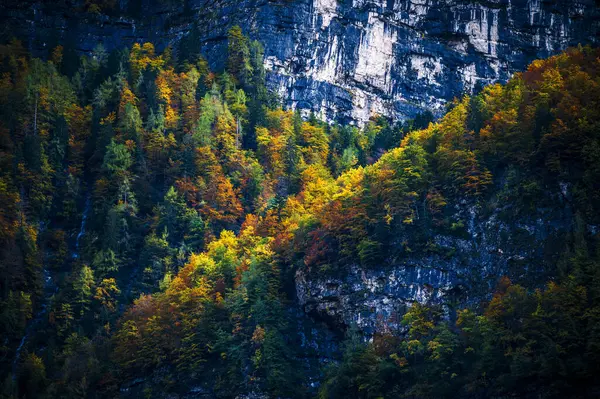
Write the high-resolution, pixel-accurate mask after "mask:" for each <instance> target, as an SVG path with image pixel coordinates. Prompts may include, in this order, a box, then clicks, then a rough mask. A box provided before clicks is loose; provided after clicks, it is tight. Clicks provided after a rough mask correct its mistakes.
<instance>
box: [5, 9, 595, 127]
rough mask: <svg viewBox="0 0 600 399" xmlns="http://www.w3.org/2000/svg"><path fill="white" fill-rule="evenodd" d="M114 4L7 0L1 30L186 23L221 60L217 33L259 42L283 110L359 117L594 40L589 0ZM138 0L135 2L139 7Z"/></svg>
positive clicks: (32, 43) (83, 44) (128, 34)
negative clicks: (103, 7) (103, 8)
mask: <svg viewBox="0 0 600 399" xmlns="http://www.w3.org/2000/svg"><path fill="white" fill-rule="evenodd" d="M133 3H134V0H129V1H122V2H118V4H119V7H120V9H117V10H114V11H113V12H112V14H113V15H91V14H86V13H82V12H80V11H79V10H78V7H77V5H76V4H71V3H70V2H68V1H67V2H52V3H50V2H22V1H14V0H9V1H7V2H4V3H3V5H2V6H0V18H1V19H2V20H5V21H7V23H6V24H5V25H4V29H3V30H2V31H1V32H2V36H4V37H9V36H13V35H16V36H17V37H20V38H23V39H25V41H26V43H27V44H28V45H29V48H30V49H31V50H33V51H34V52H43V51H46V50H47V49H48V48H49V46H51V44H52V43H57V42H69V43H71V44H72V45H73V46H74V47H75V48H76V49H77V50H79V51H90V50H92V49H93V48H94V46H96V44H97V43H103V44H104V46H105V47H106V48H108V49H112V48H116V47H120V46H123V45H130V44H131V43H133V42H136V41H148V40H150V41H152V42H154V43H156V44H157V45H158V47H159V48H160V47H164V46H166V45H167V44H176V43H177V42H178V41H179V40H180V39H181V38H182V37H185V36H187V35H189V34H190V32H192V31H195V32H196V34H197V35H198V42H197V43H198V46H200V47H201V48H202V51H203V52H204V53H206V54H207V55H208V58H209V59H210V60H211V62H212V63H213V64H214V66H219V65H220V64H221V65H222V63H223V60H224V55H225V52H224V51H223V50H224V47H223V46H224V45H225V37H226V32H227V29H228V28H229V27H230V26H232V25H234V24H239V25H241V26H242V27H243V28H244V30H245V31H246V32H248V33H250V34H251V36H253V37H255V38H257V39H259V40H260V41H261V42H262V43H263V44H264V45H265V55H266V58H265V65H266V67H267V69H268V71H269V74H268V81H269V84H270V87H271V88H272V89H273V90H275V91H276V92H277V93H279V95H280V96H281V98H282V100H283V101H284V103H285V104H286V105H287V106H290V107H298V108H300V109H303V110H306V111H307V112H308V111H309V110H312V111H315V112H316V113H317V114H319V115H320V116H321V117H323V118H325V119H328V120H334V119H336V120H340V121H342V122H349V123H357V124H362V123H364V122H365V121H366V120H368V119H369V117H370V116H372V115H373V114H383V115H387V116H390V117H393V118H397V119H403V118H407V117H411V116H414V115H415V114H416V113H418V112H422V111H424V110H431V111H434V113H437V114H440V113H441V112H442V111H443V107H444V104H445V103H446V102H447V101H449V100H451V99H452V98H453V97H455V96H457V95H461V94H462V93H465V92H471V91H473V90H475V89H477V88H478V87H480V86H483V85H486V84H488V83H491V82H496V81H505V80H506V79H507V78H508V77H509V76H510V75H511V74H513V73H514V72H516V71H520V70H522V69H523V68H525V66H526V65H527V64H528V63H529V62H530V61H532V60H533V59H535V58H544V57H547V56H549V55H551V54H554V53H556V52H558V51H560V50H563V49H565V48H566V47H568V46H571V45H577V44H578V43H583V44H585V43H596V42H597V41H598V35H599V32H600V12H599V9H598V6H597V5H596V3H595V1H594V0H562V1H558V0H556V1H542V0H478V1H472V0H242V1H233V0H186V1H167V0H164V1H160V2H150V1H145V0H144V1H137V2H136V4H137V5H135V6H133ZM138 3H139V4H138ZM132 9H135V12H130V10H132Z"/></svg>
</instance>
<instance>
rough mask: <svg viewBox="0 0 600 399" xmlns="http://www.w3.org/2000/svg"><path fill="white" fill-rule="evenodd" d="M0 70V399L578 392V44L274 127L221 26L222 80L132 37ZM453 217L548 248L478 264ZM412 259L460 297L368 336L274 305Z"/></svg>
mask: <svg viewBox="0 0 600 399" xmlns="http://www.w3.org/2000/svg"><path fill="white" fill-rule="evenodd" d="M175 50H176V51H175ZM0 61H1V66H0V68H1V72H2V77H1V80H0V151H1V155H0V162H1V168H0V238H1V239H2V247H1V249H0V277H1V279H0V301H1V303H0V308H1V316H0V335H1V337H2V341H1V342H0V370H1V371H2V393H1V394H2V396H3V397H7V398H38V397H39V398H45V397H48V398H50V397H66V398H71V397H90V398H100V397H110V398H113V397H152V398H154V397H158V398H160V397H165V398H166V397H170V398H184V397H185V398H192V397H207V398H210V397H248V398H249V397H263V396H264V397H274V398H275V397H280V398H292V397H294V398H295V397H316V396H318V397H322V398H346V397H364V398H381V397H385V398H398V397H407V398H425V397H482V398H483V397H507V396H518V397H585V396H589V397H592V396H595V395H598V394H600V387H599V386H598V383H597V381H596V380H595V378H596V376H597V375H598V372H599V371H600V370H599V368H600V264H599V261H600V259H599V256H600V246H599V243H598V234H597V233H598V228H599V227H598V226H599V225H600V219H599V211H600V115H599V113H600V51H598V50H596V49H592V48H590V47H580V48H574V49H570V50H568V51H567V52H565V53H563V54H561V55H558V56H555V57H552V58H549V59H547V60H540V61H536V62H534V63H533V64H532V65H531V66H530V67H529V69H528V70H527V71H526V72H524V73H519V74H516V75H515V76H514V77H513V78H512V79H511V80H510V82H509V83H508V84H507V85H505V86H501V85H493V86H489V87H486V88H485V89H483V91H482V92H481V93H480V94H478V95H476V96H474V97H472V98H469V97H464V98H459V99H456V100H455V101H454V102H453V103H452V104H451V105H450V106H449V107H448V112H447V114H446V115H445V116H444V117H443V118H442V119H440V120H439V121H437V122H432V121H431V119H432V118H431V116H430V115H427V114H424V115H421V116H419V117H418V118H416V119H415V120H411V121H407V122H404V123H395V121H388V120H386V119H384V118H382V117H377V116H373V118H372V119H371V121H370V122H369V123H368V124H367V125H366V126H365V127H364V128H361V129H359V128H356V127H353V126H340V125H329V124H325V123H323V122H321V121H319V120H317V119H316V118H315V117H314V116H309V115H305V118H302V117H301V115H300V114H299V113H294V112H293V111H290V110H285V109H282V108H281V106H280V101H279V99H278V98H276V96H274V95H273V94H272V93H270V92H268V91H267V89H266V87H265V71H264V66H263V65H264V64H263V49H262V46H261V45H260V43H258V42H255V41H250V40H249V39H248V38H247V37H246V36H244V34H243V33H242V31H241V29H240V28H237V27H235V28H233V29H231V30H230V31H229V35H228V57H227V66H226V68H225V70H224V71H211V70H210V69H209V67H208V65H209V63H208V62H207V60H205V59H203V58H202V57H200V56H199V55H198V54H195V53H194V52H193V51H189V49H186V48H185V47H182V48H178V49H170V48H168V49H167V50H166V51H164V52H163V53H161V54H158V53H157V52H156V51H155V49H154V47H153V45H152V44H151V43H144V44H135V45H134V46H133V47H132V48H130V49H124V50H120V51H113V52H110V53H107V52H106V51H105V50H104V49H103V48H102V47H101V46H98V47H97V48H96V49H95V50H94V52H93V53H92V54H90V55H87V56H83V57H81V58H80V59H79V60H77V61H76V62H73V61H72V60H69V61H68V62H67V60H66V59H65V56H64V54H63V49H62V48H61V47H60V46H58V47H56V48H55V49H54V50H53V51H52V53H51V56H50V58H49V59H48V60H40V59H36V58H32V57H30V56H29V55H28V54H27V52H26V51H25V50H24V48H23V46H22V44H21V43H20V42H18V41H12V42H10V43H7V44H5V45H2V46H0ZM469 214H477V215H484V216H485V217H493V220H494V222H493V223H497V224H493V223H492V224H491V228H493V229H495V228H496V227H495V226H501V227H499V229H501V230H502V229H505V228H504V227H502V226H512V227H510V228H508V227H506V229H505V230H504V231H506V232H509V233H511V232H514V231H516V230H514V229H513V227H514V226H513V225H515V224H516V223H518V222H521V221H523V223H525V221H526V220H548V222H549V224H550V225H552V226H551V227H552V229H550V230H548V231H550V232H549V233H548V234H546V235H539V234H538V235H536V234H532V235H527V234H525V233H522V235H521V236H516V235H510V234H509V235H510V236H509V237H506V238H505V239H506V243H507V244H506V247H504V250H502V249H499V248H494V249H493V251H495V253H496V254H497V253H502V251H509V250H511V251H513V252H514V253H515V254H517V252H518V251H521V252H523V253H527V254H529V255H531V254H534V255H535V256H536V260H535V262H534V263H529V261H530V259H531V258H530V257H527V256H521V257H519V256H520V255H514V256H511V259H510V260H509V261H506V262H505V263H503V264H502V267H498V268H494V267H490V266H489V265H481V267H480V268H479V265H478V264H477V259H479V258H476V257H475V255H469V254H470V253H469V252H467V251H466V250H465V249H464V248H461V247H460V245H463V244H461V243H463V242H465V241H469V237H471V236H472V232H473V231H474V229H475V228H476V226H471V224H474V223H476V221H477V220H483V219H475V218H471V219H469V218H468V217H467V216H466V215H469ZM484 216H481V218H483V217H484ZM521 230H527V229H526V228H524V227H522V228H521ZM507 234H508V233H507ZM511 234H512V233H511ZM442 236H444V237H446V236H447V237H453V239H449V240H446V241H444V242H440V241H439V240H437V241H436V237H442ZM453 240H454V241H453ZM461 240H462V241H461ZM457 243H458V244H457ZM507 247H508V248H509V249H506V248H507ZM515 248H517V249H515ZM538 249H542V250H540V251H538V252H535V251H536V250H538ZM486 251H487V252H490V250H489V249H488V248H484V247H480V248H477V249H476V252H481V253H484V252H486ZM498 251H500V252H498ZM527 251H530V252H527ZM531 251H534V252H531ZM521 252H518V253H521ZM511 253H512V252H511ZM494 256H496V255H494ZM432 257H434V258H432ZM469 257H470V258H469ZM415 258H418V259H422V260H423V262H428V261H429V259H443V260H444V261H445V262H447V264H456V265H457V266H456V268H457V270H460V272H459V273H458V274H459V275H460V281H459V280H458V279H457V280H456V284H454V283H452V284H450V285H449V286H447V287H445V288H444V287H442V288H440V289H439V290H438V289H437V288H436V294H435V295H433V294H432V295H428V294H427V293H424V294H422V295H421V294H419V295H417V296H415V297H414V298H413V299H412V300H411V301H410V303H406V305H407V306H398V307H397V308H398V309H397V310H398V311H395V312H394V314H393V315H392V316H390V315H387V314H386V315H385V317H384V315H382V314H378V313H377V309H376V307H375V311H374V314H373V315H372V316H369V317H372V318H373V319H374V320H376V326H375V327H373V328H370V329H363V328H361V326H360V325H355V324H353V323H350V322H348V320H347V318H344V317H340V318H336V317H328V313H327V309H325V308H327V307H328V306H329V305H323V306H322V308H319V307H318V306H317V308H316V309H312V310H311V311H310V313H309V314H308V313H307V312H309V309H308V308H307V307H304V308H303V306H301V305H299V302H298V296H299V293H303V295H304V294H305V293H304V292H303V291H302V288H301V287H300V284H299V281H301V280H302V281H319V280H323V281H332V279H335V278H344V276H346V275H348V274H349V273H350V270H351V268H353V267H355V266H357V267H360V268H362V269H361V270H363V273H364V271H369V270H383V269H393V268H395V267H397V266H398V265H399V264H402V262H403V261H406V260H407V259H415ZM466 258H469V259H466ZM492 259H495V258H492ZM452 262H454V263H452ZM492 263H493V262H492ZM458 265H461V266H458ZM492 266H493V265H492ZM384 283H385V282H384ZM299 287H300V288H299ZM361 289H362V288H361ZM432 290H433V287H432ZM307 295H308V294H307ZM364 295H365V296H366V295H367V290H366V289H365V294H364ZM391 300H392V301H393V300H394V299H393V298H392V299H391ZM405 300H406V298H402V300H400V299H398V302H399V303H400V302H406V301H405ZM305 310H306V312H305ZM388 316H389V317H388ZM307 331H308V333H307ZM328 334H329V335H328ZM324 336H327V337H328V338H327V341H326V340H325V339H324V338H323V337H324Z"/></svg>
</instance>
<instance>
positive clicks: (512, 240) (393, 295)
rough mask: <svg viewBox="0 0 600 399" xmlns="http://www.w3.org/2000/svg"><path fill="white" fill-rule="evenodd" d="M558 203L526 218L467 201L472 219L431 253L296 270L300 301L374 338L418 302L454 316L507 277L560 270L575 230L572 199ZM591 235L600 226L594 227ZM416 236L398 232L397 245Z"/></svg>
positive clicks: (531, 281) (544, 276)
mask: <svg viewBox="0 0 600 399" xmlns="http://www.w3.org/2000/svg"><path fill="white" fill-rule="evenodd" d="M547 196H548V198H552V199H553V200H554V201H555V203H556V207H554V208H543V209H542V208H540V209H538V210H537V211H536V212H534V213H532V214H529V215H527V216H522V217H520V218H514V219H513V217H510V216H507V214H506V212H510V208H511V205H507V206H505V207H499V208H498V209H496V210H494V211H493V212H491V213H490V212H487V211H486V210H484V209H482V207H477V206H474V205H471V206H469V205H467V204H461V205H456V206H455V207H453V210H452V211H453V212H454V214H455V215H456V216H457V217H459V218H460V219H462V220H464V221H465V223H464V226H461V227H460V229H458V230H457V231H456V232H455V233H454V234H438V235H435V236H434V237H433V238H432V241H431V243H430V246H431V250H428V251H426V252H423V251H416V252H415V253H412V254H411V253H410V252H409V253H407V254H406V255H405V256H403V257H402V258H401V259H396V260H393V259H387V260H386V261H387V262H386V263H387V264H386V265H381V266H380V267H369V268H364V267H361V266H360V265H348V267H347V269H346V270H344V272H343V273H336V274H333V275H328V276H324V275H321V274H319V273H318V272H315V271H311V270H310V269H308V268H300V269H299V270H298V271H297V273H296V291H297V297H298V301H299V303H300V305H301V306H303V307H304V310H305V311H306V312H307V313H309V314H311V315H313V316H315V317H316V318H318V319H321V320H324V321H325V322H326V323H327V324H329V325H330V326H332V327H334V328H335V329H344V328H346V327H348V326H352V325H356V326H357V327H358V328H360V329H361V330H362V331H363V332H365V333H366V334H367V335H370V334H373V333H375V332H382V331H389V330H396V332H401V331H402V329H403V328H404V327H403V326H402V324H401V319H402V315H403V314H404V313H405V311H406V309H407V307H409V306H410V305H411V304H412V303H413V302H414V301H418V302H421V303H441V304H445V305H446V306H449V307H447V309H446V310H447V315H448V316H450V317H452V309H451V307H452V306H453V305H463V304H465V303H470V304H472V305H476V304H478V303H479V302H480V301H481V300H484V299H486V298H488V297H489V295H490V292H493V289H494V286H495V284H497V282H498V278H499V277H500V276H509V277H510V279H511V280H512V281H514V282H519V283H525V284H527V285H529V286H537V285H543V284H544V283H545V282H546V281H547V280H548V279H549V278H551V277H552V276H553V275H554V274H556V269H555V266H554V265H555V264H556V260H557V259H558V258H559V256H560V254H559V251H560V248H561V247H560V246H556V243H557V242H561V241H560V237H564V235H565V234H567V233H568V232H569V231H571V230H572V228H573V226H572V225H571V222H570V221H571V220H573V216H572V212H571V210H570V206H569V202H568V200H567V199H566V198H568V194H567V196H566V197H565V196H563V195H562V194H559V193H550V192H548V193H547ZM587 229H588V230H589V231H590V232H593V231H596V229H597V226H587ZM407 241H410V237H408V236H398V237H397V239H396V242H397V244H396V245H397V247H401V246H402V245H403V243H405V242H407Z"/></svg>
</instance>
